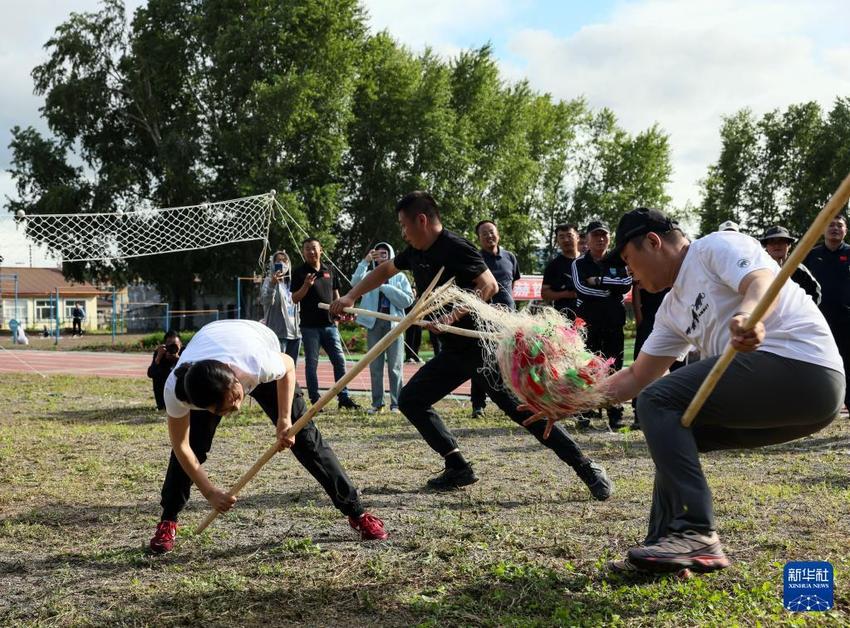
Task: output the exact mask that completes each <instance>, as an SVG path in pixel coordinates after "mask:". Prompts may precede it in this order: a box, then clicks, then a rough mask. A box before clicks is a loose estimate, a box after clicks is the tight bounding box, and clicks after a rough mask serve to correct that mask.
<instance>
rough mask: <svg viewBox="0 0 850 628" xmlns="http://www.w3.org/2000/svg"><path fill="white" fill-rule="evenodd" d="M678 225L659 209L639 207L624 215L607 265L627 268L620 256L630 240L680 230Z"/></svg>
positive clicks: (618, 226) (607, 257)
mask: <svg viewBox="0 0 850 628" xmlns="http://www.w3.org/2000/svg"><path fill="white" fill-rule="evenodd" d="M678 228H679V225H678V223H677V222H676V221H675V220H673V219H672V218H670V217H669V216H667V215H666V214H664V213H663V212H661V211H659V210H657V209H647V208H646V207H638V208H637V209H633V210H632V211H630V212H628V213H627V214H624V215H623V217H622V218H620V222H619V223H618V224H617V232H616V234H615V235H614V248H613V249H611V251H609V252H608V254H607V255H606V256H605V259H604V261H605V263H606V264H609V265H610V266H625V265H626V263H625V262H624V261H623V258H622V257H620V254H621V253H622V252H623V248H624V247H625V246H626V244H628V243H629V240H631V239H632V238H636V237H638V236H642V235H646V234H647V233H658V234H662V233H667V232H669V231H672V230H673V229H678Z"/></svg>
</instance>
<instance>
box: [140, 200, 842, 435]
mask: <svg viewBox="0 0 850 628" xmlns="http://www.w3.org/2000/svg"><path fill="white" fill-rule="evenodd" d="M718 231H740V228H739V226H738V225H737V224H736V223H735V222H733V221H726V222H723V223H722V224H721V225H719V228H718ZM475 234H476V236H477V238H478V246H479V252H480V254H481V257H482V258H483V259H484V262H485V263H486V265H487V267H488V268H489V269H490V271H491V272H492V273H493V276H494V277H495V279H496V281H497V282H498V284H499V291H498V293H497V294H496V295H495V296H494V297H493V298H492V299H491V302H492V303H494V304H499V305H500V306H502V307H507V308H511V309H515V308H516V303H515V302H514V299H513V285H514V282H516V281H517V280H518V279H520V269H519V264H518V262H517V258H516V256H515V255H514V254H513V253H511V252H510V251H508V250H506V249H504V248H503V247H502V246H501V245H500V236H499V230H498V227H497V225H496V224H495V223H494V222H493V221H491V220H483V221H481V222H479V223H478V224H477V225H476V226H475ZM759 235H760V237H759V238H758V239H759V240H760V242H761V244H762V246H763V247H764V249H765V250H766V251H767V253H768V254H769V255H770V257H772V258H773V259H774V260H775V261H776V263H777V264H778V265H780V266H782V265H783V264H784V263H785V262H786V260H787V259H788V257H789V254H790V252H791V248H792V246H793V245H794V243H795V242H796V238H795V237H794V236H792V235H791V233H790V232H789V231H788V230H787V229H786V228H784V227H782V226H778V225H777V226H773V227H771V228H769V229H767V230H766V231H765V232H764V233H763V234H759ZM846 236H847V219H846V217H844V216H843V215H839V216H837V217H836V218H835V219H834V220H832V222H831V223H830V224H829V226H828V227H827V229H826V230H825V232H824V236H823V243H822V244H820V245H818V246H816V247H815V248H814V249H813V250H812V251H811V252H810V253H809V255H808V256H807V257H806V259H805V263H804V264H801V265H800V266H799V267H798V268H797V269H796V270H795V271H794V273H793V274H792V275H791V280H792V281H794V282H796V283H797V284H799V286H800V287H801V288H802V289H803V290H804V291H805V292H806V293H807V294H809V295H810V296H811V298H812V299H813V300H814V301H815V303H817V304H818V305H819V307H820V310H821V312H823V314H824V316H825V318H826V320H827V322H828V324H829V326H830V329H831V330H832V333H833V335H834V336H835V340H836V343H837V344H838V348H839V351H840V352H841V355H842V358H843V359H844V362H845V369H846V371H847V372H848V373H850V364H848V359H850V246H848V245H847V244H846V243H845V241H844V240H845V238H846ZM610 238H611V230H610V228H609V226H608V225H607V224H605V223H604V222H602V221H599V220H594V221H591V222H590V223H589V224H587V225H586V226H584V227H583V228H579V227H578V226H576V225H572V224H562V225H558V226H557V227H556V229H555V241H556V244H557V248H558V252H557V254H556V255H555V256H554V257H553V258H552V259H551V260H550V261H549V262H548V264H547V265H546V268H545V270H544V273H543V285H542V290H541V296H542V298H543V299H544V300H545V301H547V302H550V303H551V304H552V305H553V306H554V307H555V308H556V309H558V310H559V311H561V312H562V313H563V314H564V315H565V316H566V317H567V318H569V319H571V320H575V318H576V317H580V318H581V319H582V320H583V321H584V323H585V326H586V333H587V336H586V337H587V345H588V348H589V349H590V350H592V351H594V352H596V353H599V354H601V355H603V356H605V357H607V358H611V359H612V360H613V363H614V368H615V369H620V368H622V366H623V354H624V346H625V334H624V329H625V326H626V318H627V317H626V296H627V295H628V294H629V293H631V297H632V298H631V303H632V309H633V312H634V320H635V344H634V355H635V356H637V354H638V353H639V352H640V349H641V346H642V344H643V342H644V341H645V340H646V339H647V337H648V336H649V334H650V332H651V331H652V327H653V322H654V320H655V313H656V311H657V310H658V308H659V306H660V304H661V301H662V300H663V298H664V294H665V293H663V292H662V293H651V292H648V291H646V290H643V289H642V288H641V286H640V285H639V284H638V283H637V282H633V281H632V277H631V276H630V275H629V273H628V271H627V270H624V269H622V268H615V267H612V266H609V265H606V264H605V263H604V261H603V258H604V257H605V254H606V253H607V251H608V249H609V246H610V244H611V242H610ZM301 254H302V256H303V259H304V262H303V263H302V264H301V265H299V266H297V267H293V265H292V263H291V261H290V258H289V256H288V255H287V254H286V253H285V252H283V251H278V252H276V253H275V254H274V255H273V257H272V261H271V264H270V268H269V272H268V274H267V276H266V277H265V279H264V281H263V284H262V288H261V293H260V301H261V303H262V305H263V308H264V313H265V316H264V322H265V324H266V325H267V326H268V327H269V328H271V329H272V330H273V331H274V332H275V333H276V334H277V336H278V339H279V340H280V348H281V351H282V352H285V353H287V354H288V355H289V356H291V357H292V359H293V360H294V361H296V362H297V360H298V356H299V352H300V351H301V349H302V346H303V352H304V361H305V371H306V385H307V393H308V395H309V397H310V400H311V401H312V402H315V401H316V400H318V398H319V382H318V377H317V368H318V362H319V351H320V350H322V349H323V350H324V351H325V353H326V354H327V356H328V358H329V359H330V361H331V364H332V365H333V371H334V378H335V379H336V380H339V379H340V378H341V377H342V376H343V375H344V374H345V357H344V352H343V344H342V339H341V337H340V333H339V330H338V326H337V324H338V321H337V320H335V319H334V318H333V317H332V316H331V315H330V314H329V312H328V310H327V309H325V307H326V306H327V305H329V304H330V303H332V302H333V301H334V300H336V299H337V298H339V295H340V275H339V272H338V271H337V269H336V268H335V267H334V266H332V265H329V264H326V263H325V262H324V261H323V255H322V246H321V243H320V242H319V241H318V240H317V239H316V238H308V239H306V240H304V242H303V243H302V250H301ZM394 256H395V251H394V250H393V247H392V246H391V245H390V244H388V243H386V242H379V243H377V244H375V245H374V247H372V248H371V249H370V250H369V251H368V253H367V254H366V255H365V256H364V258H363V259H362V260H361V261H360V262H359V264H358V265H357V268H356V269H355V271H354V274H353V277H352V279H351V281H352V284H355V285H356V284H357V283H358V282H360V281H361V280H362V279H363V278H364V277H365V276H366V275H367V274H368V273H369V271H370V270H372V269H373V268H375V267H376V266H378V265H380V264H383V263H385V262H386V261H388V260H391V259H393V258H394ZM415 298H416V293H415V290H414V288H413V286H412V285H411V283H410V281H409V280H408V278H407V276H406V275H405V274H403V273H399V274H396V275H393V276H392V277H391V278H390V279H389V280H387V281H386V282H385V283H384V284H383V285H381V286H380V287H379V288H377V289H375V290H372V291H370V292H368V293H366V294H365V295H364V296H363V297H362V299H361V302H360V304H359V307H360V308H362V309H363V310H369V311H370V312H375V313H377V315H368V314H359V315H357V317H356V321H357V323H358V324H360V325H361V326H363V327H364V328H365V329H366V341H367V346H368V347H369V348H371V347H373V346H374V345H375V344H376V343H378V342H379V341H380V340H381V338H383V337H384V336H385V335H386V334H387V333H388V332H389V330H390V329H391V328H392V327H393V325H394V324H395V322H394V321H393V320H392V318H400V317H402V316H404V314H405V312H407V311H409V308H410V307H411V305H412V304H413V302H414V300H415ZM323 305H324V307H322V306H323ZM421 341H422V328H421V327H418V326H412V327H410V328H409V329H408V330H407V332H406V334H405V335H404V336H403V337H399V338H398V339H397V340H396V341H395V342H394V343H393V344H392V345H390V346H389V348H388V349H387V350H386V351H385V352H384V353H383V354H382V355H381V356H380V357H379V358H378V359H376V360H375V361H373V362H372V363H371V364H370V371H371V384H372V390H371V405H370V407H369V408H368V409H367V412H369V413H377V412H381V411H382V410H383V409H384V408H385V406H386V403H385V392H384V368H385V366H386V371H387V375H388V380H389V391H388V392H389V409H390V411H393V412H397V411H398V398H399V394H400V392H401V388H402V384H403V381H402V379H403V369H402V365H403V362H405V361H417V362H418V361H420V357H419V351H420V346H421ZM431 342H432V345H433V349H434V352H435V353H438V352H439V351H440V339H439V335H437V334H431ZM179 351H180V339H179V337H177V335H176V334H175V333H173V332H169V333H168V334H166V337H165V341H164V343H163V345H161V346H160V347H159V348H157V349H156V351H155V352H154V356H153V359H152V362H151V366H150V368H149V370H148V376H149V377H151V379H152V380H153V383H154V391H155V397H156V402H157V406H158V407H162V399H161V396H162V392H161V391H162V384H163V383H164V381H165V377H167V375H168V373H169V372H170V368H171V367H173V364H174V363H176V359H177V355H178V353H179ZM338 401H339V405H340V407H341V408H351V409H354V408H358V407H359V406H358V404H357V403H356V402H355V401H354V400H352V398H351V396H350V395H349V392H348V390H347V389H346V388H343V389H342V390H341V391H340V392H339V393H338ZM471 403H472V412H473V416H480V415H481V414H482V413H483V412H484V408H485V405H486V395H485V391H484V390H483V389H482V386H481V384H480V383H478V384H476V381H475V380H473V385H472V390H471ZM606 413H607V419H608V424H609V426H610V427H611V428H612V429H617V428H619V427H621V426H623V408H622V406H615V407H610V408H607V409H606ZM595 417H596V418H599V417H601V415H600V414H599V413H598V412H597V413H595V415H594V413H589V414H588V415H586V416H583V417H579V418H578V424H579V426H587V425H589V423H590V420H591V419H592V418H595ZM632 427H634V428H636V427H638V421H637V417H635V421H634V423H633V424H632Z"/></svg>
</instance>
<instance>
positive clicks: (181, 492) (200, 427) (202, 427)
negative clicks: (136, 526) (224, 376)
mask: <svg viewBox="0 0 850 628" xmlns="http://www.w3.org/2000/svg"><path fill="white" fill-rule="evenodd" d="M251 396H252V397H253V398H254V399H256V400H257V403H259V404H260V407H261V408H262V409H263V411H265V413H266V414H267V415H268V416H269V418H270V419H271V420H272V423H277V383H276V382H268V383H266V384H260V385H259V386H257V387H256V388H255V389H254V390H253V391H252V392H251ZM305 412H307V404H306V403H305V402H304V393H303V392H302V390H301V388H300V387H299V386H296V387H295V398H294V399H293V401H292V422H293V423H295V421H297V420H298V419H299V418H300V417H301V416H303V415H304V413H305ZM220 422H221V417H220V416H216V415H214V414H212V413H211V412H207V411H206V410H192V412H191V413H190V415H189V446H190V447H191V448H192V451H193V452H194V453H195V455H196V456H197V457H198V462H200V463H201V464H203V463H204V462H205V461H206V459H207V454H208V453H209V451H210V447H211V446H212V441H213V436H215V430H216V428H217V427H218V424H219V423H220ZM292 453H293V454H294V455H295V457H296V458H297V459H298V462H300V463H301V466H303V467H304V468H305V469H307V471H309V472H310V474H311V475H312V476H313V477H314V478H316V480H317V481H318V482H319V484H321V485H322V488H323V489H325V492H326V493H327V494H328V496H329V497H330V498H331V501H332V502H333V504H334V506H336V507H337V509H338V510H339V511H340V512H342V514H344V515H348V516H355V517H356V516H359V515H361V514H363V512H364V511H363V507H362V506H361V505H360V498H359V497H358V496H357V489H356V488H355V487H354V485H353V484H352V483H351V480H349V479H348V476H347V475H346V474H345V470H344V469H343V468H342V465H341V464H340V463H339V460H338V459H337V457H336V454H335V453H334V452H333V449H331V448H330V445H327V444H326V443H325V442H324V440H322V435H321V434H320V433H319V429H318V428H317V427H316V425H315V424H314V423H313V422H312V421H310V422H309V423H308V424H307V425H306V426H305V427H304V429H302V430H301V431H300V432H298V434H297V435H296V437H295V445H293V446H292ZM191 486H192V480H191V479H190V478H189V476H188V475H187V474H186V472H185V471H184V470H183V467H182V466H180V462H179V461H178V460H177V456H175V455H174V452H173V451H172V452H171V459H170V460H169V461H168V471H167V472H166V474H165V482H164V483H163V485H162V501H161V502H160V504H161V505H162V519H163V520H168V521H177V515H178V514H179V513H180V511H181V510H183V508H184V507H185V506H186V503H187V502H188V501H189V489H190V488H191Z"/></svg>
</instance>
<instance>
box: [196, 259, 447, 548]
mask: <svg viewBox="0 0 850 628" xmlns="http://www.w3.org/2000/svg"><path fill="white" fill-rule="evenodd" d="M442 274H443V269H442V268H441V269H440V270H439V272H438V273H437V276H436V277H434V279H433V281H431V284H430V285H429V286H428V289H427V290H425V292H423V293H422V296H421V297H420V298H419V301H418V302H417V303H416V305H414V306H413V309H411V310H410V312H409V313H408V314H407V316H405V317H404V318H403V319H401V321H399V324H398V325H396V326H395V327H393V328H392V329H391V330H390V331H389V332H388V333H387V335H386V336H384V337H383V338H381V340H380V342H378V343H377V344H376V345H375V346H374V347H372V348H371V349H370V350H369V352H368V353H367V354H366V355H365V356H363V359H361V360H360V361H359V362H357V363H356V364H355V365H354V366H353V367H351V369H350V370H349V371H348V372H347V373H346V374H345V375H344V376H343V377H341V378H340V380H339V381H338V382H336V384H335V385H334V386H333V387H332V388H331V389H330V390H328V391H327V392H326V393H325V394H324V395H322V396H321V397H320V398H319V400H318V401H316V403H314V404H313V405H312V406H310V408H309V409H308V410H307V412H305V413H304V415H303V416H302V417H301V418H300V419H298V420H297V421H296V422H295V423H294V424H293V425H292V427H290V428H289V430H288V431H287V435H288V436H295V435H296V434H297V433H298V432H300V431H301V430H302V428H303V427H304V426H305V425H307V423H309V422H310V421H311V420H312V419H313V417H314V416H315V415H316V414H317V413H318V412H319V410H321V409H322V408H323V407H324V406H325V405H327V403H328V402H330V401H331V400H333V398H334V397H336V396H337V394H338V393H339V391H341V390H342V389H343V388H345V387H346V386H347V385H348V383H349V382H350V381H351V380H353V379H354V378H355V377H357V375H358V374H359V373H360V372H361V371H362V370H363V369H365V368H366V367H367V366H369V363H370V362H372V360H374V359H375V358H376V357H378V356H379V355H380V354H381V353H383V352H384V351H386V349H387V347H389V346H390V344H392V343H393V342H394V341H395V339H396V338H398V336H399V335H400V334H402V333H404V331H405V330H406V329H407V328H408V327H410V326H411V325H412V324H413V322H414V321H415V320H416V319H417V318H418V317H419V314H420V312H421V311H422V310H423V309H424V308H425V307H426V305H427V304H428V303H429V297H430V296H432V295H431V292H432V290H433V289H434V286H435V285H437V281H439V279H440V277H441V276H442ZM449 283H451V282H449ZM447 285H448V284H447ZM441 288H445V286H441ZM439 292H442V290H440V291H439ZM433 296H437V294H435V295H433ZM277 452H278V448H277V442H275V444H274V445H272V446H271V447H269V448H268V449H267V450H266V451H265V453H264V454H263V455H262V456H260V458H259V459H258V460H257V461H256V462H255V463H254V464H253V465H252V466H251V468H250V469H248V470H247V471H246V472H245V473H243V474H242V477H240V478H239V479H238V480H237V481H236V484H234V485H233V486H232V487H230V490H229V491H228V492H227V494H228V495H230V496H231V497H236V495H238V494H239V491H241V490H242V489H243V488H244V486H245V485H246V484H247V483H248V482H250V481H251V479H252V478H253V477H254V476H255V475H257V472H259V470H260V469H262V468H263V466H264V465H265V464H266V463H267V462H268V461H269V460H271V459H272V458H273V457H274V455H275V454H276V453H277ZM219 514H220V513H219V512H218V511H217V510H213V511H212V512H210V513H209V514H208V515H207V516H206V518H205V519H204V520H203V521H202V522H201V524H200V525H199V526H198V527H197V528H196V529H195V532H196V533H201V532H203V531H204V530H205V529H206V528H207V526H209V525H210V524H211V523H212V522H213V521H214V520H215V518H216V517H218V515H219Z"/></svg>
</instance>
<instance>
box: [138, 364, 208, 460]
mask: <svg viewBox="0 0 850 628" xmlns="http://www.w3.org/2000/svg"><path fill="white" fill-rule="evenodd" d="M166 379H167V377H153V378H151V381H152V382H153V398H154V401H156V409H157V410H165V394H164V393H165V380H166ZM213 431H214V430H213ZM189 433H190V434H191V432H189ZM199 460H200V458H199Z"/></svg>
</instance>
